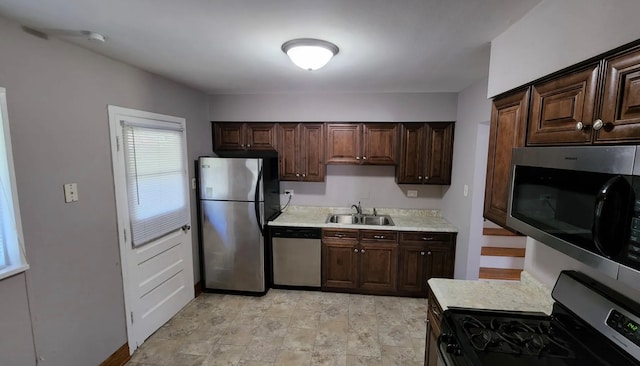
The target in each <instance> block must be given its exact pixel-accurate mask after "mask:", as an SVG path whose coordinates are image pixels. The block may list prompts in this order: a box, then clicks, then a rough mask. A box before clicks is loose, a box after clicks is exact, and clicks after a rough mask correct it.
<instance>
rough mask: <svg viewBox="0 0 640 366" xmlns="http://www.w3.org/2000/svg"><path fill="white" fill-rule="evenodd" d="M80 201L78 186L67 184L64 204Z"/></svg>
mask: <svg viewBox="0 0 640 366" xmlns="http://www.w3.org/2000/svg"><path fill="white" fill-rule="evenodd" d="M77 200H78V185H77V184H76V183H66V184H65V185H64V202H66V203H70V202H75V201H77Z"/></svg>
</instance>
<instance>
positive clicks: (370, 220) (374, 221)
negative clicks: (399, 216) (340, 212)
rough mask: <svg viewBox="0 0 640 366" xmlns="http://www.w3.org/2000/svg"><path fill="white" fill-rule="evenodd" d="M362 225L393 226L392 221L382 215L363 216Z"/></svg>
mask: <svg viewBox="0 0 640 366" xmlns="http://www.w3.org/2000/svg"><path fill="white" fill-rule="evenodd" d="M362 224H364V225H387V226H389V225H393V221H391V218H390V217H389V216H387V215H383V216H369V215H367V216H363V217H362Z"/></svg>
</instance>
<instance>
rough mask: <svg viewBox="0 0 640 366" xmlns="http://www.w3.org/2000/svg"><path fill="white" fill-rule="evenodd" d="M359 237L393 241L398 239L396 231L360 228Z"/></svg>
mask: <svg viewBox="0 0 640 366" xmlns="http://www.w3.org/2000/svg"><path fill="white" fill-rule="evenodd" d="M360 239H363V240H384V241H394V242H395V241H396V240H397V239H398V233H397V232H396V231H382V230H360Z"/></svg>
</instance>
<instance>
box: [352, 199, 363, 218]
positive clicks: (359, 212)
mask: <svg viewBox="0 0 640 366" xmlns="http://www.w3.org/2000/svg"><path fill="white" fill-rule="evenodd" d="M354 207H355V209H356V212H357V213H358V215H362V206H360V201H358V205H357V206H356V205H351V208H354Z"/></svg>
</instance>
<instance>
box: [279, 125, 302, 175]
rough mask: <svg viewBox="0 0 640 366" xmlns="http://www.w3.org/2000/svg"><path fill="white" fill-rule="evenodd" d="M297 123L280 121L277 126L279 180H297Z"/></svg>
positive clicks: (298, 172) (298, 173)
mask: <svg viewBox="0 0 640 366" xmlns="http://www.w3.org/2000/svg"><path fill="white" fill-rule="evenodd" d="M298 130H299V128H298V124H297V123H281V124H280V125H279V126H278V164H279V170H280V172H279V173H280V180H295V181H297V180H299V179H300V178H299V175H300V171H299V168H298V166H299V164H298V141H299V138H298Z"/></svg>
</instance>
